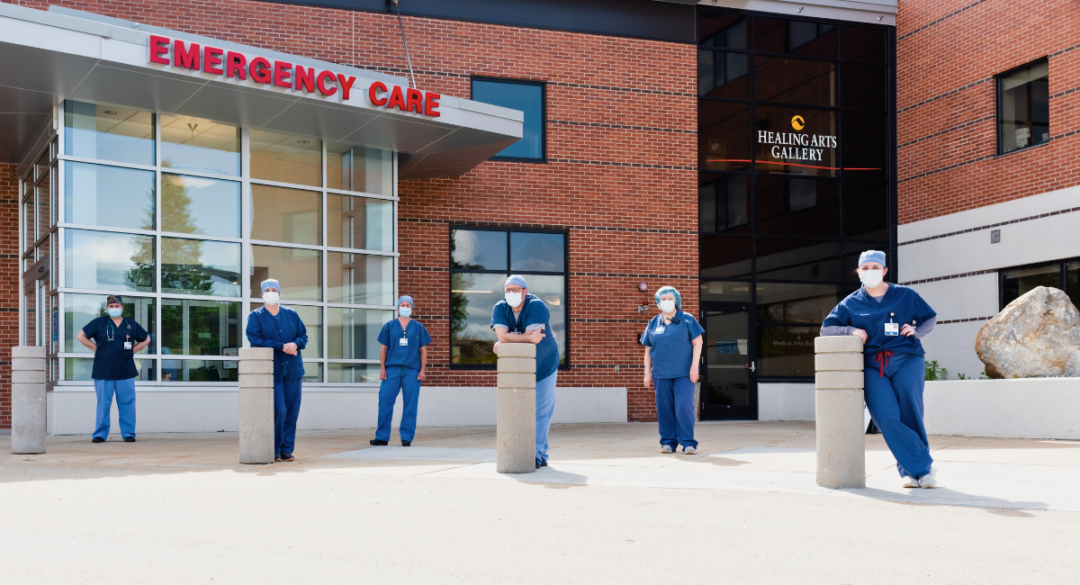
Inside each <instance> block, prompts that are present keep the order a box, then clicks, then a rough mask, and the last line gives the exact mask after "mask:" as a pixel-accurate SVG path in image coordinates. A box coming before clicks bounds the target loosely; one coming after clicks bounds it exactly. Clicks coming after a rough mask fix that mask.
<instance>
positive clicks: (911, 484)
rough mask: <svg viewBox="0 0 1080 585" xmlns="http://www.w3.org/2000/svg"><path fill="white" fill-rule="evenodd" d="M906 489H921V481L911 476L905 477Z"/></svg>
mask: <svg viewBox="0 0 1080 585" xmlns="http://www.w3.org/2000/svg"><path fill="white" fill-rule="evenodd" d="M904 487H906V488H917V487H919V480H917V479H915V478H914V477H911V476H910V475H905V476H904Z"/></svg>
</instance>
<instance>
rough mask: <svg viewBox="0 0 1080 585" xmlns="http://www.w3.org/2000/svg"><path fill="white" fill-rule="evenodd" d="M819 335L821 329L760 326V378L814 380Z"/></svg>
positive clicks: (814, 327) (818, 327) (815, 327)
mask: <svg viewBox="0 0 1080 585" xmlns="http://www.w3.org/2000/svg"><path fill="white" fill-rule="evenodd" d="M834 299H835V297H834ZM820 331H821V327H820V326H813V327H780V326H775V325H773V326H759V327H758V375H759V376H785V377H787V376H813V375H814V338H815V337H817V336H818V334H819V332H820Z"/></svg>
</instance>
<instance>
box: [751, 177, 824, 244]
mask: <svg viewBox="0 0 1080 585" xmlns="http://www.w3.org/2000/svg"><path fill="white" fill-rule="evenodd" d="M756 189H757V197H756V198H755V205H756V206H757V215H756V216H755V219H756V220H757V231H758V233H759V234H775V235H788V236H805V237H819V238H828V237H839V236H840V183H839V182H838V181H819V180H817V179H812V178H796V177H769V176H763V177H758V179H757V182H756Z"/></svg>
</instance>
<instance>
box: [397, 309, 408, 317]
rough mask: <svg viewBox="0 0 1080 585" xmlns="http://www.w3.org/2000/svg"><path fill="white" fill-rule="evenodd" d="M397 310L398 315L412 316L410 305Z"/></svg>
mask: <svg viewBox="0 0 1080 585" xmlns="http://www.w3.org/2000/svg"><path fill="white" fill-rule="evenodd" d="M397 311H398V315H401V316H402V317H410V316H412V309H410V308H409V307H400V308H398V310H397Z"/></svg>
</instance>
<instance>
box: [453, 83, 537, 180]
mask: <svg viewBox="0 0 1080 585" xmlns="http://www.w3.org/2000/svg"><path fill="white" fill-rule="evenodd" d="M477 81H486V82H491V83H506V84H514V85H535V86H539V87H540V158H531V157H520V156H500V155H497V154H496V155H495V156H492V157H491V158H489V159H488V160H493V161H506V162H524V163H539V164H547V162H548V156H547V154H548V153H547V82H546V81H539V80H534V79H511V78H507V77H487V76H483V75H473V76H471V77H469V99H471V100H473V101H480V100H477V99H476V98H475V97H474V96H475V93H476V90H475V82H477ZM481 103H485V104H486V103H488V102H481ZM491 105H496V104H491ZM515 144H516V143H515Z"/></svg>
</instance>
